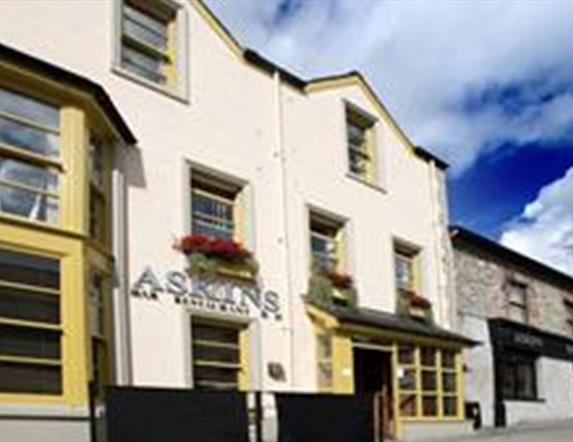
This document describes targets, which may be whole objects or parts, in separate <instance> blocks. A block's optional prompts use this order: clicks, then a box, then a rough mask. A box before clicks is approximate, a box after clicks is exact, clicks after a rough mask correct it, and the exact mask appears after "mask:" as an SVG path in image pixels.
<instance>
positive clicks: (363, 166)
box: [348, 150, 368, 175]
mask: <svg viewBox="0 0 573 442" xmlns="http://www.w3.org/2000/svg"><path fill="white" fill-rule="evenodd" d="M348 159H349V163H350V164H349V167H350V171H351V172H352V173H354V174H356V175H364V174H366V172H367V170H368V160H367V159H366V158H364V156H362V155H360V154H359V153H358V152H356V151H354V150H349V151H348Z"/></svg>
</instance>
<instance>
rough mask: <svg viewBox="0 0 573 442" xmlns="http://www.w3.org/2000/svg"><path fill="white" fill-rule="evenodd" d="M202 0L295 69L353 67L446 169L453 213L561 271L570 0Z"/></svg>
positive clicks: (569, 124) (570, 113)
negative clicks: (443, 161) (440, 158)
mask: <svg viewBox="0 0 573 442" xmlns="http://www.w3.org/2000/svg"><path fill="white" fill-rule="evenodd" d="M207 3H208V4H209V6H210V7H211V8H212V9H213V10H214V12H215V13H216V14H217V15H218V16H219V17H220V18H221V19H222V21H223V22H224V23H225V24H226V25H227V26H228V27H229V28H230V30H231V31H232V32H233V33H234V34H235V35H236V36H237V37H238V38H239V40H240V41H241V42H242V43H243V44H245V45H247V46H250V47H252V48H254V49H256V50H257V51H259V52H261V53H263V54H264V55H266V56H267V57H269V58H270V59H272V60H274V61H275V62H277V63H279V64H282V65H284V66H285V67H287V68H289V69H291V70H292V71H293V72H295V73H298V74H299V75H301V76H302V77H304V78H308V77H313V76H320V75H329V74H333V73H339V72H346V71H349V70H352V69H359V70H361V71H362V72H364V73H365V74H366V76H367V77H368V79H369V80H370V82H371V83H372V85H373V86H374V88H375V89H376V90H377V92H378V94H379V95H380V97H381V99H382V101H384V103H385V104H386V106H387V107H388V108H389V109H390V111H391V112H392V113H393V115H394V116H395V118H396V119H397V120H398V122H399V123H400V125H401V126H402V127H403V128H404V129H405V130H406V132H407V133H408V134H409V135H410V137H411V138H412V139H413V140H414V141H415V142H416V143H417V144H420V145H423V146H425V147H426V148H428V149H429V150H431V151H433V152H435V153H436V154H438V155H440V156H442V157H443V158H445V159H446V160H447V161H448V162H449V163H450V164H451V165H452V167H451V169H450V172H449V197H450V206H451V207H450V208H451V217H452V221H453V222H456V223H460V224H463V225H465V226H467V227H470V228H472V229H474V230H476V231H478V232H480V233H482V234H484V235H486V236H489V237H491V238H493V239H495V240H499V241H500V242H502V243H503V244H505V245H507V246H508V247H512V248H514V249H516V250H518V251H520V252H523V253H526V254H528V255H530V256H533V257H534V258H537V259H539V260H542V261H545V262H546V263H548V264H551V265H554V266H556V267H558V268H559V269H561V270H563V271H566V272H570V273H571V274H573V55H572V54H573V26H571V23H573V1H560V0H555V1H551V0H545V1H543V2H541V1H539V2H533V1H527V0H524V1H520V0H514V1H502V0H500V1H495V0H492V1H487V2H483V1H473V2H472V1H463V2H461V1H434V2H431V1H394V0H207Z"/></svg>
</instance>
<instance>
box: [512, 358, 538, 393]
mask: <svg viewBox="0 0 573 442" xmlns="http://www.w3.org/2000/svg"><path fill="white" fill-rule="evenodd" d="M516 368H517V369H516V383H517V395H518V397H520V398H523V399H534V398H535V396H536V394H535V363H534V362H528V361H523V362H521V361H520V362H518V363H517V367H516Z"/></svg>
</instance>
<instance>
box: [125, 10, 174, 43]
mask: <svg viewBox="0 0 573 442" xmlns="http://www.w3.org/2000/svg"><path fill="white" fill-rule="evenodd" d="M123 32H125V34H126V35H128V36H129V37H131V38H134V39H135V40H138V41H141V42H143V43H146V44H148V45H150V46H153V47H154V48H156V49H158V50H160V51H164V50H165V49H166V48H167V36H166V35H160V34H158V33H156V32H154V31H152V30H150V29H149V28H146V27H144V26H143V25H141V24H140V23H138V22H136V21H135V20H132V19H130V18H129V17H127V18H126V19H125V20H124V22H123Z"/></svg>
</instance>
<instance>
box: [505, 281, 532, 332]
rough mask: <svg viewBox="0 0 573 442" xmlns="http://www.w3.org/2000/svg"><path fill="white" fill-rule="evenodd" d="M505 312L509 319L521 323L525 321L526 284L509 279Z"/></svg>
mask: <svg viewBox="0 0 573 442" xmlns="http://www.w3.org/2000/svg"><path fill="white" fill-rule="evenodd" d="M506 291H507V292H506V296H507V313H508V316H509V319H511V320H513V321H517V322H521V323H526V322H527V286H526V285H524V284H520V283H518V282H514V281H510V282H509V283H508V284H507V288H506Z"/></svg>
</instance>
